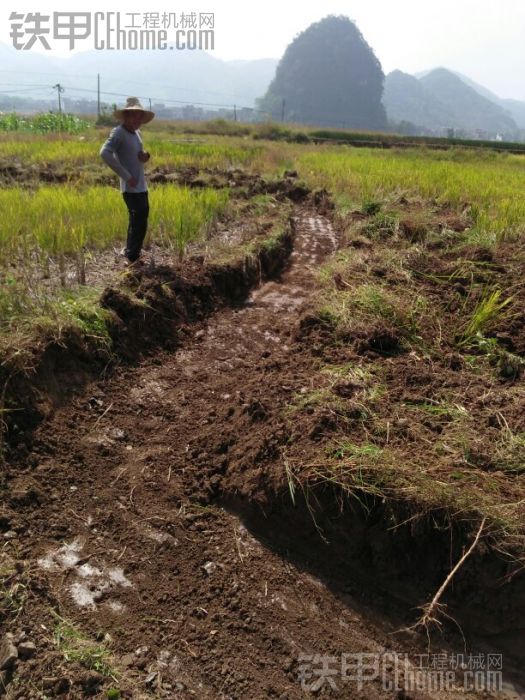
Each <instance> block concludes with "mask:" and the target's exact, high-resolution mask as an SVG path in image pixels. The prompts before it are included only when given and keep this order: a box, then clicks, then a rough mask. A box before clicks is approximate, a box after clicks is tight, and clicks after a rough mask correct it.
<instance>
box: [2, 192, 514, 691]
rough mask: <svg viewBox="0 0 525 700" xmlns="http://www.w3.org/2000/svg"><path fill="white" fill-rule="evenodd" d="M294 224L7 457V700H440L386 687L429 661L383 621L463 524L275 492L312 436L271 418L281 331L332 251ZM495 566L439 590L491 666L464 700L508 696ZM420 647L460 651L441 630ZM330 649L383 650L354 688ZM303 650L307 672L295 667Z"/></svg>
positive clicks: (295, 336)
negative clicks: (271, 260) (206, 302)
mask: <svg viewBox="0 0 525 700" xmlns="http://www.w3.org/2000/svg"><path fill="white" fill-rule="evenodd" d="M293 229H294V241H293V249H291V252H290V257H289V265H288V266H287V267H286V269H285V270H284V272H283V273H282V275H280V276H279V277H278V278H277V279H274V280H270V281H266V282H265V283H263V284H261V285H260V286H258V287H256V288H255V289H254V290H253V291H252V292H251V293H250V294H249V295H248V296H247V298H245V299H244V302H243V303H240V300H241V297H242V296H243V294H239V296H237V295H236V298H237V301H238V302H239V303H237V304H234V305H233V306H231V307H229V308H228V307H224V306H222V307H219V308H217V307H216V308H215V313H214V314H212V315H211V316H210V315H209V314H204V313H202V314H199V313H195V314H192V317H191V321H192V322H191V324H190V323H188V322H187V321H188V319H185V322H184V323H183V326H184V333H183V334H179V335H178V336H177V342H176V344H175V346H174V347H162V348H161V347H157V349H155V350H152V349H151V347H150V352H149V354H147V355H146V356H145V357H144V358H143V359H142V360H141V362H140V363H138V364H127V365H123V366H121V367H119V368H117V369H116V370H115V371H114V372H113V374H112V375H111V376H109V377H108V376H101V377H99V378H97V379H95V380H94V381H92V382H91V383H90V384H89V385H88V386H87V387H86V388H85V390H84V391H82V392H80V393H78V394H77V395H74V396H72V397H71V396H70V397H69V399H68V401H66V402H64V403H63V404H62V405H56V406H55V408H54V411H53V412H50V413H49V414H48V416H47V417H46V419H45V420H43V421H42V422H40V423H39V424H38V425H36V427H35V426H34V425H33V426H32V427H34V432H33V434H32V437H31V441H30V442H29V443H27V447H25V448H24V447H23V443H19V445H18V448H17V449H14V450H13V452H12V454H11V459H10V461H9V463H8V464H7V465H6V476H5V481H4V498H5V504H4V506H3V510H2V518H1V525H2V529H3V531H4V533H3V537H4V542H5V546H4V548H3V562H2V570H3V571H4V572H5V573H6V575H5V576H4V583H3V587H4V591H5V595H4V598H3V602H2V610H1V614H2V621H3V625H4V631H5V632H6V633H9V634H11V635H12V636H11V637H5V638H4V644H3V648H2V653H3V654H4V657H3V659H2V660H1V661H2V662H3V665H4V670H3V682H4V684H5V694H6V695H7V696H8V697H13V698H15V697H16V698H22V697H24V698H33V697H34V698H37V697H43V696H46V697H49V696H67V697H71V698H77V697H78V698H80V697H84V696H86V695H99V696H100V697H104V696H108V695H107V693H108V692H112V691H115V689H116V688H117V687H118V688H119V690H120V696H122V697H131V698H146V697H165V698H186V697H197V698H224V699H226V698H235V699H236V698H272V697H275V698H290V699H291V698H300V697H308V696H309V695H310V694H312V693H313V694H315V695H316V696H317V697H346V698H355V697H362V698H427V697H434V698H446V697H451V695H450V693H449V692H448V691H446V690H439V689H438V690H436V689H434V690H428V688H426V689H425V686H424V684H423V685H422V686H421V685H417V684H416V686H415V687H412V686H411V685H410V683H409V680H407V682H406V683H405V682H404V681H405V679H409V676H410V674H411V673H412V672H413V671H414V669H415V666H405V667H403V669H402V671H400V670H399V668H397V666H395V665H394V664H393V663H392V653H393V652H398V653H400V654H402V653H407V654H409V655H410V657H411V659H413V660H415V659H416V657H417V656H418V655H425V653H426V652H427V650H428V645H427V638H426V635H424V634H419V633H416V632H413V631H408V630H405V631H400V630H402V628H404V627H409V626H410V625H411V624H412V623H413V622H414V620H415V618H416V617H417V610H415V608H416V607H417V606H418V605H422V604H423V603H425V602H427V601H428V599H429V596H431V595H432V594H433V593H434V592H435V590H436V588H437V587H438V586H439V584H440V583H441V581H442V580H443V578H444V577H445V576H446V575H447V573H448V571H449V570H450V568H451V563H453V562H454V561H455V560H456V559H457V557H458V554H459V553H461V551H462V548H463V547H464V546H467V545H468V544H469V543H470V542H471V540H472V532H471V531H470V530H468V529H467V528H466V526H465V525H464V524H463V525H462V524H461V523H459V522H458V523H451V521H450V516H449V515H447V514H446V513H430V514H426V515H425V514H421V516H420V517H418V518H416V519H414V518H413V515H414V513H413V511H412V510H411V508H410V507H409V506H408V505H407V504H406V503H405V504H402V503H396V502H394V501H391V502H382V501H381V500H377V499H376V500H375V501H374V500H373V499H370V498H368V499H367V498H361V499H360V500H359V501H358V500H357V499H352V500H348V499H345V498H344V497H343V496H342V495H341V494H340V493H338V492H337V491H336V490H334V489H333V487H330V488H329V487H327V486H325V487H321V488H319V489H315V490H312V491H311V492H310V491H307V490H305V491H304V493H303V492H301V491H300V490H297V491H295V493H294V491H293V488H292V487H291V485H290V482H289V480H287V478H286V454H287V446H288V445H289V444H290V440H293V441H295V442H296V443H300V444H301V450H302V452H303V455H304V459H305V460H306V461H307V460H308V458H309V453H311V454H313V453H314V450H315V439H316V437H317V436H318V435H319V433H320V432H321V433H322V431H323V430H325V429H327V426H323V425H316V426H306V425H293V422H292V426H291V425H290V420H289V418H287V417H286V408H287V407H288V406H289V404H290V401H291V399H292V397H293V396H295V395H300V394H301V391H302V390H303V389H304V388H305V387H306V388H307V387H308V386H309V383H310V378H311V376H312V373H313V371H314V369H315V367H316V363H317V359H316V357H315V355H313V354H312V353H311V352H310V348H309V347H308V341H305V338H304V336H303V335H301V333H300V332H299V329H300V326H301V319H302V318H304V317H305V316H308V314H309V312H310V311H311V308H312V307H313V306H314V305H315V300H316V293H317V283H316V272H317V269H318V267H319V265H320V264H321V263H322V262H323V261H324V260H325V259H326V258H327V257H328V256H329V255H331V254H332V253H333V252H334V251H335V250H336V249H337V246H338V235H337V231H336V230H335V229H334V227H333V225H332V223H331V222H330V220H329V219H328V218H326V217H325V216H323V215H321V214H319V213H318V211H316V210H315V209H312V208H308V207H307V206H306V205H304V204H303V205H298V206H297V208H296V210H295V212H294V215H293ZM146 274H147V273H146ZM227 286H228V285H227ZM242 288H243V290H244V293H247V292H248V287H246V286H243V287H242ZM111 294H112V293H109V292H108V295H109V298H108V303H110V301H111V298H112V297H111ZM179 294H180V292H179ZM177 298H178V297H177ZM116 299H117V301H118V303H120V297H118V296H117V298H116ZM114 301H115V300H114ZM169 303H170V305H171V306H172V307H173V305H175V307H176V302H175V301H174V299H173V297H170V302H169ZM114 308H115V304H114ZM125 308H126V307H125V306H124V307H123V308H122V309H120V313H121V318H125ZM175 316H177V314H175ZM179 316H180V314H179ZM157 317H158V316H157ZM125 320H126V321H127V326H126V324H125V326H126V327H130V328H131V327H132V326H133V319H132V318H127V319H125ZM130 322H131V323H130ZM177 323H178V326H179V327H180V326H181V321H180V318H179V320H178V321H177ZM123 332H124V330H123V329H121V335H120V337H121V338H124V337H125V336H124V335H122V333H123ZM130 342H131V341H130V338H129V337H128V338H127V343H128V344H129V343H130ZM124 345H125V344H124ZM292 496H293V498H292ZM404 523H405V524H404ZM451 543H452V544H451ZM508 571H510V569H509V568H508V564H507V562H506V561H505V560H504V559H502V558H500V557H499V556H498V555H497V553H495V552H490V551H487V550H483V551H481V550H479V551H478V552H477V553H476V555H474V556H473V557H472V558H471V559H470V561H469V562H468V563H467V564H465V566H464V567H463V569H462V570H461V571H460V573H459V574H458V577H457V579H456V580H455V581H454V587H453V590H452V589H451V590H449V591H448V593H451V595H449V596H448V598H447V603H449V604H450V609H449V611H450V613H451V614H452V615H453V616H454V618H455V619H456V620H457V621H458V623H459V624H460V625H461V626H462V628H463V631H464V633H465V634H466V637H467V641H468V649H469V650H472V649H474V650H476V651H477V652H479V653H482V652H484V651H487V650H488V651H490V652H491V653H493V654H496V653H498V652H499V653H502V650H503V653H504V654H505V659H506V664H507V669H508V673H506V681H507V683H506V685H505V688H504V690H503V691H501V692H500V693H496V694H492V693H489V692H483V691H479V692H469V691H467V692H464V693H462V694H463V696H464V697H493V696H494V695H499V696H500V697H503V696H505V697H523V695H522V691H520V689H519V683H520V680H521V682H523V679H520V678H519V674H518V675H517V676H515V675H514V672H513V668H512V667H513V664H514V662H515V661H516V658H517V659H519V652H518V653H517V652H516V645H514V647H513V646H512V644H511V641H512V639H513V637H512V635H519V633H520V629H519V626H520V624H521V623H520V619H521V620H522V619H523V580H522V579H520V576H519V575H516V576H515V577H513V578H511V579H509V580H508V582H507V583H506V585H505V586H502V585H501V581H502V580H504V579H505V574H506V573H508ZM480 572H483V576H481V575H480ZM507 578H508V577H507ZM432 642H433V646H432V652H433V653H437V652H439V653H453V652H457V651H458V650H459V651H461V652H465V647H464V645H463V641H461V640H460V635H459V634H458V633H457V631H454V625H451V627H450V628H449V627H448V626H445V627H444V628H443V630H442V634H441V635H440V636H438V637H434V636H433V637H432ZM345 654H346V655H350V657H351V658H352V659H354V660H355V659H356V658H361V657H359V656H355V655H363V654H370V655H372V656H371V657H367V658H375V659H383V660H386V661H388V663H386V661H385V663H384V664H383V662H381V668H380V670H378V672H377V673H375V672H371V673H369V675H368V678H369V680H367V681H365V682H364V683H358V681H357V680H356V679H355V678H353V674H352V673H350V672H347V673H346V675H345V674H343V673H342V672H341V663H342V658H343V657H344V655H345ZM385 654H386V656H385ZM511 656H513V657H515V658H514V659H512V658H511ZM320 658H322V659H328V661H327V662H326V663H328V664H331V671H330V672H328V673H325V674H324V675H323V674H322V673H317V675H316V673H315V670H314V671H312V668H313V667H312V664H314V665H315V663H317V669H319V663H320V662H319V659H320ZM6 659H7V660H6ZM315 659H317V661H315ZM378 663H379V661H378ZM414 663H415V661H414ZM338 664H339V666H337V665H338ZM0 665H1V664H0ZM337 668H339V670H337ZM378 668H379V667H378ZM347 671H348V669H347ZM396 673H397V674H398V677H397V679H396ZM309 674H310V675H309ZM312 674H313V675H312ZM108 697H109V696H108ZM113 697H118V695H117V694H115V692H113Z"/></svg>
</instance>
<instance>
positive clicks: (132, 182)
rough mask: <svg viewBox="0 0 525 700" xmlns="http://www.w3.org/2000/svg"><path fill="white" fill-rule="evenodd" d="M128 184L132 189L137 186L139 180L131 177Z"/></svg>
mask: <svg viewBox="0 0 525 700" xmlns="http://www.w3.org/2000/svg"><path fill="white" fill-rule="evenodd" d="M126 184H127V185H128V187H131V189H134V188H135V187H136V186H137V180H136V179H135V178H134V177H130V178H129V180H128V181H127V183H126Z"/></svg>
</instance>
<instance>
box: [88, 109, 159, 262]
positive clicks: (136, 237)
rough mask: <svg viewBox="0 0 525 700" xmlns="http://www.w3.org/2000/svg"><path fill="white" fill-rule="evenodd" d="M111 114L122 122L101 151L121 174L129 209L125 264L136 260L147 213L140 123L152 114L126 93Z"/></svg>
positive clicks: (146, 120)
mask: <svg viewBox="0 0 525 700" xmlns="http://www.w3.org/2000/svg"><path fill="white" fill-rule="evenodd" d="M113 116H114V117H115V118H116V119H118V120H119V121H120V122H121V124H120V125H119V126H116V127H115V128H114V129H112V130H111V133H110V135H109V137H108V139H107V141H106V142H105V143H104V145H103V146H102V148H101V149H100V155H101V157H102V159H103V160H104V162H105V163H107V164H108V165H109V167H110V168H111V169H112V170H114V171H115V172H116V173H117V175H118V176H119V177H120V191H121V192H122V196H123V197H124V201H125V203H126V206H127V208H128V212H129V224H128V236H127V240H126V247H125V249H124V255H125V256H126V261H127V264H128V265H135V264H137V263H138V262H139V258H140V253H141V250H142V243H143V241H144V237H145V235H146V231H147V228H148V214H149V202H148V187H147V185H146V179H145V177H144V163H146V162H147V161H148V160H149V158H150V154H149V153H148V152H147V151H144V150H143V148H142V139H141V136H140V131H139V127H140V126H142V124H147V123H148V122H150V121H151V120H152V119H153V117H154V116H155V114H154V113H153V112H150V111H149V110H147V109H143V107H142V105H141V104H140V102H139V100H138V98H137V97H128V99H127V101H126V106H125V107H123V109H117V110H116V111H115V112H114V113H113Z"/></svg>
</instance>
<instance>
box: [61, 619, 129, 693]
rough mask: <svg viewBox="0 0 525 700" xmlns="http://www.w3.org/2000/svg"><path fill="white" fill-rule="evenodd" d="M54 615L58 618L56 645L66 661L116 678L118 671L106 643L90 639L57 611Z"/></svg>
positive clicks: (107, 676)
mask: <svg viewBox="0 0 525 700" xmlns="http://www.w3.org/2000/svg"><path fill="white" fill-rule="evenodd" d="M53 616H54V617H55V619H56V626H55V630H54V642H55V646H56V647H57V649H58V650H59V651H61V652H62V654H63V656H64V659H65V661H67V662H73V663H78V664H80V665H81V666H84V668H87V669H88V670H92V671H97V673H100V674H101V675H102V676H105V677H106V678H111V679H113V680H116V671H115V669H114V668H113V666H112V658H111V653H110V651H109V649H108V647H107V646H106V644H104V643H97V642H94V641H93V640H91V639H89V637H87V636H86V635H84V634H83V633H82V632H81V631H80V630H79V629H78V627H76V626H75V625H74V624H73V623H72V622H70V621H69V620H65V619H64V618H62V617H61V616H60V615H58V614H57V613H53Z"/></svg>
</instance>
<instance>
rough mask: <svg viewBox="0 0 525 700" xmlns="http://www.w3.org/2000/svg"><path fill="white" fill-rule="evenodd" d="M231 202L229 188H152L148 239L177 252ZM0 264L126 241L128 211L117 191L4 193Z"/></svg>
mask: <svg viewBox="0 0 525 700" xmlns="http://www.w3.org/2000/svg"><path fill="white" fill-rule="evenodd" d="M227 202H228V191H227V190H209V189H203V190H190V189H187V188H179V187H156V188H155V187H153V188H151V191H150V203H151V214H150V221H149V230H150V235H151V236H152V237H154V238H155V239H158V240H159V242H164V243H165V244H168V245H170V246H172V247H174V248H176V249H177V250H179V251H182V250H184V248H185V246H186V245H187V243H188V242H189V241H191V240H194V239H195V238H197V237H198V236H199V235H204V234H205V233H206V232H207V230H208V229H209V227H210V226H211V225H212V224H213V222H214V220H215V219H216V217H217V216H219V215H220V214H222V213H223V212H224V210H225V208H226V205H227ZM0 209H1V210H2V213H3V217H2V221H1V223H0V266H1V265H6V264H8V263H9V262H10V261H13V260H20V259H22V260H25V261H29V260H31V259H34V258H35V256H37V257H40V259H43V258H45V257H46V256H51V257H56V256H59V255H60V254H63V255H75V254H77V253H78V252H79V251H81V250H83V249H87V248H90V249H104V248H107V247H109V246H111V245H113V244H115V243H117V242H120V241H122V239H123V237H124V236H125V231H126V228H127V212H126V209H125V206H124V204H123V201H122V197H121V195H120V193H119V192H118V191H117V190H114V189H111V188H109V187H99V186H97V187H89V188H86V189H81V190H80V189H77V188H73V187H68V186H62V187H59V188H58V187H53V186H46V187H41V188H39V189H38V190H36V191H35V192H33V193H30V192H28V191H27V190H23V189H21V188H12V189H9V190H1V191H0Z"/></svg>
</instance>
